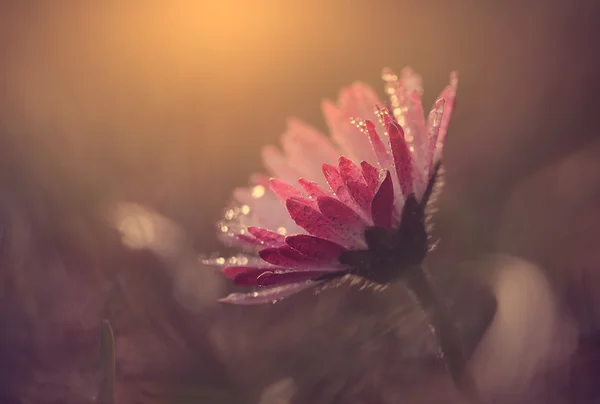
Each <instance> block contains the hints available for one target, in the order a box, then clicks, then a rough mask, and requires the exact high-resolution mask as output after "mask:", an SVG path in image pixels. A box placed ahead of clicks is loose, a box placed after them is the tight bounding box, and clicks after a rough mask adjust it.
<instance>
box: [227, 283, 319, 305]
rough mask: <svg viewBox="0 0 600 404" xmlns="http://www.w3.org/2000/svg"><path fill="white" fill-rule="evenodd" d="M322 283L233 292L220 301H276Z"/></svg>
mask: <svg viewBox="0 0 600 404" xmlns="http://www.w3.org/2000/svg"><path fill="white" fill-rule="evenodd" d="M321 283H322V282H313V281H307V282H301V283H292V284H289V285H283V286H276V287H273V288H265V289H261V290H259V291H256V292H251V293H231V294H230V295H229V296H227V297H224V298H222V299H219V301H220V302H222V303H230V304H243V305H250V304H264V303H275V302H277V301H279V300H282V299H285V298H286V297H288V296H291V295H294V294H296V293H299V292H301V291H303V290H305V289H308V288H311V287H315V286H317V285H319V284H321Z"/></svg>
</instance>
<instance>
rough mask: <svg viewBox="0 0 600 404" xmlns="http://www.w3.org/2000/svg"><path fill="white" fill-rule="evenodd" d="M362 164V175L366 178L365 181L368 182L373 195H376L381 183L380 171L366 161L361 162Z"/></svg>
mask: <svg viewBox="0 0 600 404" xmlns="http://www.w3.org/2000/svg"><path fill="white" fill-rule="evenodd" d="M360 166H361V168H362V175H363V178H364V179H365V182H366V183H367V185H368V187H369V189H370V190H371V192H372V193H373V195H375V191H376V190H377V185H379V171H378V170H377V169H376V168H375V167H373V166H372V165H371V164H369V163H367V162H366V161H363V162H361V163H360Z"/></svg>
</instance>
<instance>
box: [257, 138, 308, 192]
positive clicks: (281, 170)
mask: <svg viewBox="0 0 600 404" xmlns="http://www.w3.org/2000/svg"><path fill="white" fill-rule="evenodd" d="M262 158H263V162H264V165H265V167H266V168H267V170H268V171H269V173H271V174H272V176H273V177H277V178H279V179H281V180H282V181H285V182H288V183H292V182H294V181H296V180H297V179H298V178H300V177H302V174H301V173H300V172H299V171H298V170H296V169H295V168H294V167H292V166H290V164H289V161H288V159H287V157H286V156H284V155H283V153H281V151H280V150H279V149H278V148H277V147H275V146H271V145H269V146H265V147H264V148H263V149H262Z"/></svg>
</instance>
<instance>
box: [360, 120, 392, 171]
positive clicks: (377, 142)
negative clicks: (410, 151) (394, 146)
mask: <svg viewBox="0 0 600 404" xmlns="http://www.w3.org/2000/svg"><path fill="white" fill-rule="evenodd" d="M365 125H366V127H367V134H368V135H369V140H370V141H371V146H372V147H373V150H374V151H375V155H376V156H377V161H378V162H379V166H380V167H381V168H385V169H388V168H391V167H392V160H391V158H390V155H389V154H388V152H387V150H386V148H385V144H384V143H383V141H382V140H381V138H380V137H379V134H378V133H377V130H376V129H375V124H374V123H373V121H365Z"/></svg>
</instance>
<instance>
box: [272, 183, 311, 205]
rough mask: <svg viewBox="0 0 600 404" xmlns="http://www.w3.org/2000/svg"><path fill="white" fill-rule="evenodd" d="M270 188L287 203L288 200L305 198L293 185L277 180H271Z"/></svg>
mask: <svg viewBox="0 0 600 404" xmlns="http://www.w3.org/2000/svg"><path fill="white" fill-rule="evenodd" d="M269 187H270V188H271V191H273V192H274V193H275V195H277V197H278V198H279V199H280V200H281V201H282V202H285V201H286V200H287V199H288V198H292V197H302V196H303V195H302V193H301V192H300V191H298V190H297V189H296V188H294V187H293V186H292V185H290V184H288V183H285V182H283V181H281V180H278V179H277V178H271V179H270V180H269Z"/></svg>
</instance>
